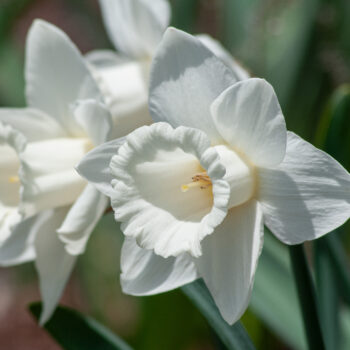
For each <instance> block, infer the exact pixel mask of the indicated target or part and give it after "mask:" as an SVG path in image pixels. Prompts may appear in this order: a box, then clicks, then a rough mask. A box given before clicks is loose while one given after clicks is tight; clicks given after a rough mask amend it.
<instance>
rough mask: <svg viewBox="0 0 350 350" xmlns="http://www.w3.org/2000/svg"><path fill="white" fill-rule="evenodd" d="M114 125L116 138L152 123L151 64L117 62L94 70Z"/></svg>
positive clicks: (114, 136) (127, 61)
mask: <svg viewBox="0 0 350 350" xmlns="http://www.w3.org/2000/svg"><path fill="white" fill-rule="evenodd" d="M93 73H94V77H95V79H96V81H97V83H98V84H99V87H100V89H101V91H102V93H103V96H104V100H105V102H106V104H107V106H108V109H109V110H110V112H111V114H112V118H113V123H114V125H115V127H114V130H113V135H112V136H113V138H118V137H121V136H125V135H127V134H128V133H130V132H131V131H133V130H134V129H135V128H137V127H140V126H142V125H147V124H151V122H152V119H151V117H150V114H149V111H148V106H147V101H148V77H149V62H142V61H141V62H139V61H130V60H125V59H124V60H122V59H120V60H119V61H117V60H115V62H114V63H112V64H106V65H103V66H97V67H94V68H93Z"/></svg>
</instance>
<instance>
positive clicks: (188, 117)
mask: <svg viewBox="0 0 350 350" xmlns="http://www.w3.org/2000/svg"><path fill="white" fill-rule="evenodd" d="M235 82H236V78H235V77H234V74H233V72H232V71H231V70H230V69H229V68H228V67H227V66H226V65H225V64H224V63H223V62H222V61H221V60H220V59H219V58H217V57H216V56H215V55H214V53H212V52H211V51H210V50H209V49H208V48H206V47H205V46H204V45H203V44H202V43H201V42H200V41H199V40H198V39H196V38H195V37H193V36H191V35H189V34H186V33H184V32H181V31H179V30H176V29H174V28H169V29H167V31H166V32H165V34H164V38H163V40H162V42H161V44H160V45H159V47H158V49H157V53H156V56H155V57H154V59H153V65H152V69H151V78H150V102H149V104H150V112H151V115H152V118H153V119H154V120H155V121H166V122H168V123H169V124H171V125H172V126H173V127H177V126H180V125H184V126H189V127H193V128H197V129H201V130H203V131H204V132H205V133H206V134H207V135H208V136H209V138H210V140H211V141H212V143H217V142H219V141H221V140H222V137H221V136H220V134H219V133H218V132H217V130H216V126H215V124H214V121H213V119H212V116H211V113H210V105H211V104H212V102H213V101H214V100H215V99H216V97H217V96H219V94H221V93H222V92H223V91H224V90H225V89H226V88H228V87H229V86H230V85H232V84H233V83H235Z"/></svg>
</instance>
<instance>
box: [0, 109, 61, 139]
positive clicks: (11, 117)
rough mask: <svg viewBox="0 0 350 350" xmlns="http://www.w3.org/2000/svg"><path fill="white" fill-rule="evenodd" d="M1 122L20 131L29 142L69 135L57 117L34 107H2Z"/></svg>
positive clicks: (0, 111) (0, 110) (0, 112)
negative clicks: (54, 117) (52, 116)
mask: <svg viewBox="0 0 350 350" xmlns="http://www.w3.org/2000/svg"><path fill="white" fill-rule="evenodd" d="M0 122H3V123H5V124H8V125H11V126H12V127H13V128H15V129H16V130H18V131H20V132H21V133H22V134H23V135H24V136H25V137H26V139H27V141H28V142H31V141H40V140H45V139H51V138H54V137H64V136H67V134H66V133H65V131H64V130H63V129H62V127H61V126H60V125H59V124H58V123H57V121H56V120H55V119H53V118H51V117H49V116H48V115H46V114H45V113H44V112H42V111H39V110H37V109H33V108H0Z"/></svg>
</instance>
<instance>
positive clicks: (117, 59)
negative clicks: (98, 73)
mask: <svg viewBox="0 0 350 350" xmlns="http://www.w3.org/2000/svg"><path fill="white" fill-rule="evenodd" d="M85 59H86V60H87V62H88V63H89V64H91V65H92V66H94V67H96V68H103V67H108V66H114V65H118V64H121V63H125V61H128V60H129V59H128V58H126V57H125V56H120V55H118V54H117V53H116V52H115V51H113V50H93V51H90V52H88V53H87V54H85Z"/></svg>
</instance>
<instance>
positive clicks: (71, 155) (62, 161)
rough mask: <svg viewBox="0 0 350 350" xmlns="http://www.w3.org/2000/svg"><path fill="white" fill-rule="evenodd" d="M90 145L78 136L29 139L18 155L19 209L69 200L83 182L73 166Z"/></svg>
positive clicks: (26, 211) (31, 211) (57, 204)
mask: <svg viewBox="0 0 350 350" xmlns="http://www.w3.org/2000/svg"><path fill="white" fill-rule="evenodd" d="M90 148H91V144H90V141H89V140H87V139H79V138H67V139H52V140H45V141H39V142H31V143H29V144H28V145H27V147H26V149H25V151H24V152H23V154H22V155H21V164H22V170H21V173H20V174H21V183H22V186H23V190H22V192H21V200H22V201H21V203H20V211H21V213H23V214H25V215H26V216H32V215H35V214H36V213H38V212H39V211H41V210H45V209H50V208H57V207H60V206H65V205H69V204H72V203H73V202H74V201H75V200H76V199H77V198H78V196H79V195H80V194H81V192H82V191H83V189H84V187H85V185H86V181H85V180H84V179H82V178H81V177H80V176H79V174H78V173H77V172H76V170H75V169H74V166H75V165H76V164H77V163H78V161H79V160H80V159H81V158H82V157H83V155H84V154H86V152H87V151H88V150H89V149H90Z"/></svg>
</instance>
